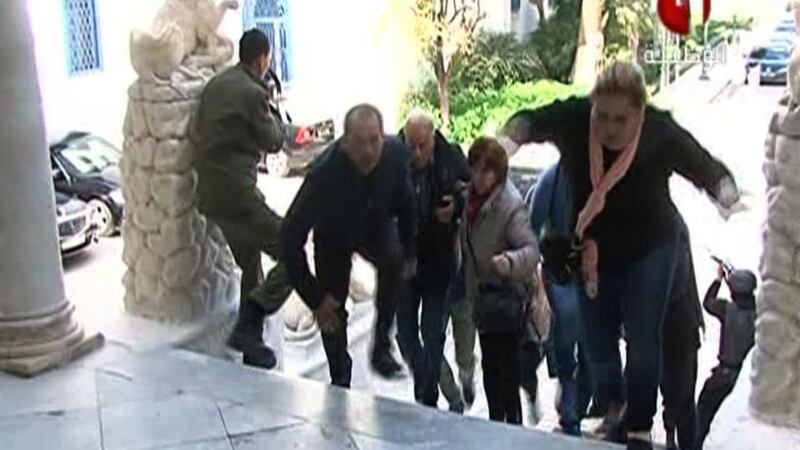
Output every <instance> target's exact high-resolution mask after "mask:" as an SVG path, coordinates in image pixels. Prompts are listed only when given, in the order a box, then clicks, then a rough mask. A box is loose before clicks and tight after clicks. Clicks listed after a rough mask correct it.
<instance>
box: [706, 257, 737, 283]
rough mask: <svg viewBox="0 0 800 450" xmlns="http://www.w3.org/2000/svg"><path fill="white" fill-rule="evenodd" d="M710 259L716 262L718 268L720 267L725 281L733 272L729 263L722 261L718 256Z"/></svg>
mask: <svg viewBox="0 0 800 450" xmlns="http://www.w3.org/2000/svg"><path fill="white" fill-rule="evenodd" d="M711 259H712V260H714V262H716V263H717V264H719V265H720V266H722V272H723V273H724V274H725V279H727V278H728V277H729V276H730V275H731V274H732V273H733V271H734V270H735V268H734V267H733V266H732V265H731V264H730V263H728V262H726V261H724V260H723V259H722V258H720V257H719V256H716V255H711Z"/></svg>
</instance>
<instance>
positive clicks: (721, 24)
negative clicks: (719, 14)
mask: <svg viewBox="0 0 800 450" xmlns="http://www.w3.org/2000/svg"><path fill="white" fill-rule="evenodd" d="M755 21H756V19H755V18H754V17H738V16H733V17H731V18H730V19H725V20H716V19H711V20H709V21H708V42H709V43H713V42H716V41H717V40H719V39H731V38H732V37H733V34H734V33H735V32H736V31H738V30H752V29H753V26H754V25H755ZM703 31H704V27H703V25H702V24H700V25H696V26H695V28H694V30H693V32H692V34H690V35H689V36H686V37H685V38H683V44H684V45H686V46H687V47H688V48H689V49H691V50H696V49H700V48H702V47H703Z"/></svg>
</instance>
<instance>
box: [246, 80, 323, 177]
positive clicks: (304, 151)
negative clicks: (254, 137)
mask: <svg viewBox="0 0 800 450" xmlns="http://www.w3.org/2000/svg"><path fill="white" fill-rule="evenodd" d="M263 81H264V85H265V87H266V88H267V92H268V93H269V98H270V104H271V105H272V107H273V112H274V113H275V114H276V115H277V116H278V117H280V119H281V122H283V126H284V130H285V139H284V144H283V148H281V151H280V152H277V153H266V152H264V153H263V154H262V156H261V160H260V161H259V164H258V167H259V169H260V170H262V171H265V172H267V174H269V175H272V176H277V177H285V176H288V175H289V174H290V173H292V172H295V171H303V170H305V169H306V168H307V167H308V165H309V164H311V162H312V161H313V160H314V159H315V158H316V157H317V156H319V154H320V153H322V152H323V151H324V150H325V148H327V147H328V144H330V143H331V142H332V141H333V140H334V139H335V128H334V124H333V120H331V119H326V120H322V121H320V122H316V123H313V124H310V125H305V126H299V125H296V124H294V123H293V121H292V116H291V115H289V113H288V112H287V111H286V109H285V108H283V86H282V84H281V81H280V78H278V76H277V75H276V74H275V72H274V71H272V70H270V71H269V72H268V73H267V75H266V77H265V78H264V80H263Z"/></svg>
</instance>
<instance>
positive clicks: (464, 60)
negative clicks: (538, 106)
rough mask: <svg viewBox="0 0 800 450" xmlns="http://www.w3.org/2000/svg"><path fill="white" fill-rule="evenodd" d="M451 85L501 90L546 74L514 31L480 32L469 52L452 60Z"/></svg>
mask: <svg viewBox="0 0 800 450" xmlns="http://www.w3.org/2000/svg"><path fill="white" fill-rule="evenodd" d="M451 70H452V71H451V74H450V88H451V90H453V91H458V90H461V89H470V88H474V89H500V88H502V87H503V86H507V85H509V84H512V83H524V82H527V81H533V80H538V79H540V78H542V77H544V76H545V75H546V73H545V70H544V67H543V66H542V64H541V62H540V61H539V59H538V58H537V57H536V54H535V53H534V52H533V51H531V49H530V48H528V47H526V46H525V45H523V44H521V43H520V42H519V41H518V40H517V39H516V37H515V36H514V34H513V33H486V32H484V33H481V34H480V35H479V36H478V38H477V39H476V41H475V43H474V44H473V47H472V51H471V52H470V53H468V54H466V55H462V56H461V57H459V58H457V59H456V60H454V62H453V66H452V68H451Z"/></svg>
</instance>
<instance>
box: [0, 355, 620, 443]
mask: <svg viewBox="0 0 800 450" xmlns="http://www.w3.org/2000/svg"><path fill="white" fill-rule="evenodd" d="M0 399H2V402H0V442H2V443H3V444H2V448H4V449H6V448H8V449H14V450H29V449H31V450H33V449H36V450H39V449H59V450H60V449H67V450H72V449H75V450H88V449H105V450H123V449H125V450H133V449H142V450H145V449H173V450H177V449H180V450H189V449H195V450H197V449H204V450H218V449H219V450H222V449H225V450H232V449H266V448H269V449H323V450H324V449H336V450H339V449H363V450H395V449H410V448H423V447H424V448H433V449H436V448H459V449H472V448H475V449H478V448H480V449H483V448H512V447H513V448H547V449H554V450H559V449H564V450H566V449H598V450H599V449H613V448H615V447H613V446H611V445H607V444H603V443H597V442H588V441H578V440H574V439H571V438H566V437H561V436H556V435H552V434H549V433H543V432H540V431H535V430H529V429H524V428H521V427H510V426H504V425H497V424H493V423H490V422H488V421H486V420H481V419H475V418H470V417H462V416H457V415H452V414H449V413H446V412H443V411H435V410H432V409H428V408H422V407H419V406H416V405H413V404H408V403H402V402H397V401H394V400H389V399H381V398H376V397H373V396H371V395H369V394H366V393H362V392H357V391H345V390H341V389H338V388H332V387H329V386H327V385H325V384H322V383H318V382H314V381H309V380H303V379H297V378H291V377H286V376H282V375H277V374H271V373H267V372H264V371H257V370H252V369H248V368H245V367H242V366H240V365H236V364H230V363H226V362H223V361H219V360H213V359H210V358H206V357H204V356H199V355H197V354H193V353H189V352H185V351H180V350H173V351H166V350H162V351H160V352H152V353H145V354H137V355H124V354H123V355H121V356H119V357H118V358H116V359H115V360H112V361H102V362H100V363H98V365H97V366H91V365H81V364H76V365H73V366H69V367H65V368H62V369H60V370H57V371H53V372H50V373H47V374H44V375H42V376H41V377H38V378H35V379H18V378H12V377H8V376H5V375H0ZM445 430H446V432H445Z"/></svg>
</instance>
